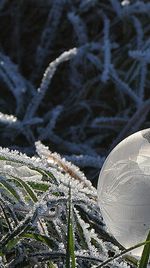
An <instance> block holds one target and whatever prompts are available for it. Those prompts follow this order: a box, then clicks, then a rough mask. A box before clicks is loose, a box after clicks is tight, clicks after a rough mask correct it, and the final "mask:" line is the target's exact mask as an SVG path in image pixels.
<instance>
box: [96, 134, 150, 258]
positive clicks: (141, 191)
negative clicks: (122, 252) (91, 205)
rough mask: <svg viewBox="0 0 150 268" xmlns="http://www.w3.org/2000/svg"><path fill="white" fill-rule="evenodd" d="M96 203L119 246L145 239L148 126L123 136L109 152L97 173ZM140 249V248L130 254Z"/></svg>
mask: <svg viewBox="0 0 150 268" xmlns="http://www.w3.org/2000/svg"><path fill="white" fill-rule="evenodd" d="M98 203H99V206H100V208H101V212H102V216H103V218H104V221H105V223H106V225H107V227H108V229H109V231H110V233H111V234H112V235H113V236H114V237H115V238H116V239H117V240H118V242H119V243H120V244H121V245H123V246H124V247H125V248H128V247H130V246H133V245H135V244H137V243H139V242H143V241H145V239H146V236H147V234H148V231H149V229H150V213H149V211H150V129H146V130H142V131H139V132H137V133H135V134H132V135H131V136H129V137H127V138H126V139H124V140H123V141H122V142H120V143H119V144H118V145H117V146H116V147H115V148H114V149H113V151H112V152H111V153H110V154H109V156H108V157H107V159H106V161H105V163H104V165H103V167H102V170H101V172H100V176H99V181H98ZM141 252H142V247H140V248H138V249H136V250H134V251H133V254H135V255H139V256H140V255H141Z"/></svg>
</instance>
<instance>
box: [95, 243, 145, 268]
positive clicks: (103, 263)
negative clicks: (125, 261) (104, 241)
mask: <svg viewBox="0 0 150 268" xmlns="http://www.w3.org/2000/svg"><path fill="white" fill-rule="evenodd" d="M144 245H150V240H146V241H145V242H142V243H139V244H136V245H134V246H132V247H130V248H127V249H124V250H122V252H121V253H119V254H116V255H115V256H113V257H110V258H108V259H107V260H106V261H104V262H102V263H101V264H99V265H98V266H96V268H100V267H105V266H106V264H108V263H110V262H112V261H113V260H115V259H118V258H119V257H123V255H125V254H127V253H128V252H130V251H132V250H134V249H136V248H139V247H141V246H144ZM141 267H142V266H141ZM138 268H139V267H138ZM142 268H144V267H142Z"/></svg>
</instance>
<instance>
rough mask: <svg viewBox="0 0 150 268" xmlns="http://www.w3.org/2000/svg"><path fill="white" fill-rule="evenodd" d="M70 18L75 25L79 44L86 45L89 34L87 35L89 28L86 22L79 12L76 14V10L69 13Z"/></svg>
mask: <svg viewBox="0 0 150 268" xmlns="http://www.w3.org/2000/svg"><path fill="white" fill-rule="evenodd" d="M68 19H69V20H70V22H71V23H72V25H73V28H74V31H75V34H76V36H77V38H78V44H79V45H80V46H81V45H84V44H85V43H87V42H88V36H87V30H86V26H85V24H84V22H83V21H82V19H81V18H80V17H79V15H78V14H75V12H73V11H72V12H69V13H68Z"/></svg>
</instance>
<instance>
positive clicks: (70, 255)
mask: <svg viewBox="0 0 150 268" xmlns="http://www.w3.org/2000/svg"><path fill="white" fill-rule="evenodd" d="M74 251H75V250H74V235H73V223H72V202H71V187H70V186H69V212H68V233H67V251H66V268H75V267H76V261H75V253H74Z"/></svg>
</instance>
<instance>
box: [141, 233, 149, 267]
mask: <svg viewBox="0 0 150 268" xmlns="http://www.w3.org/2000/svg"><path fill="white" fill-rule="evenodd" d="M149 240H150V231H149V233H148V236H147V239H146V241H149ZM149 256H150V243H148V244H145V246H144V249H143V252H142V256H141V260H140V262H139V265H138V268H146V267H147V264H148V260H149Z"/></svg>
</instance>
